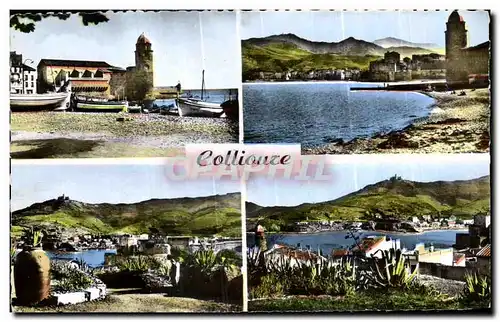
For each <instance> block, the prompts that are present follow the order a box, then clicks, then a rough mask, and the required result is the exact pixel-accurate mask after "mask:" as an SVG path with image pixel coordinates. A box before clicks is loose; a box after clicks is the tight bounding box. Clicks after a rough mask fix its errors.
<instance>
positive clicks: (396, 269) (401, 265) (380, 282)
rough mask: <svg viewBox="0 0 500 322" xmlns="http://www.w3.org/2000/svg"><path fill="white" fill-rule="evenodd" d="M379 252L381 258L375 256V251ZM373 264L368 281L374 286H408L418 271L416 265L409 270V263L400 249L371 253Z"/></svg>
mask: <svg viewBox="0 0 500 322" xmlns="http://www.w3.org/2000/svg"><path fill="white" fill-rule="evenodd" d="M379 252H380V253H381V254H382V257H381V258H376V257H375V255H376V254H377V253H379ZM372 258H373V265H372V267H371V273H372V274H370V275H369V276H370V278H369V279H370V282H371V283H372V284H373V286H374V287H382V288H392V287H395V288H398V287H406V288H407V287H409V286H410V285H411V284H412V283H413V282H414V280H415V277H416V274H417V273H418V265H417V267H416V268H415V269H414V270H413V272H410V267H409V263H408V262H407V261H406V258H405V257H404V255H403V253H402V252H401V250H399V249H398V250H395V249H394V248H391V249H390V250H385V251H382V250H379V251H377V252H375V253H374V254H373V255H372Z"/></svg>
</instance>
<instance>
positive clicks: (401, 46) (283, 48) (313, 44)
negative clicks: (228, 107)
mask: <svg viewBox="0 0 500 322" xmlns="http://www.w3.org/2000/svg"><path fill="white" fill-rule="evenodd" d="M387 51H397V52H398V53H400V55H401V59H403V58H404V57H411V56H412V55H413V54H429V53H433V52H436V51H438V49H437V45H434V44H417V43H411V42H408V41H405V40H401V39H397V38H384V39H378V40H376V41H374V42H369V41H365V40H361V39H356V38H353V37H349V38H346V39H344V40H342V41H339V42H322V41H311V40H307V39H304V38H301V37H298V36H297V35H295V34H280V35H272V36H268V37H262V38H249V39H245V40H242V61H243V76H244V78H245V76H248V74H249V73H252V72H253V73H255V72H260V71H263V72H283V71H286V70H290V69H291V70H295V71H302V72H307V71H309V70H314V69H316V70H319V69H332V68H334V69H344V68H359V69H368V66H369V63H370V62H371V61H374V60H377V59H380V58H381V57H383V55H384V54H385V53H386V52H387Z"/></svg>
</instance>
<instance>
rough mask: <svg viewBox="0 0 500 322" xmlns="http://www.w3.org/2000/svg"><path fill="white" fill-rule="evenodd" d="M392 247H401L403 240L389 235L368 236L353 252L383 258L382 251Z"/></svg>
mask: <svg viewBox="0 0 500 322" xmlns="http://www.w3.org/2000/svg"><path fill="white" fill-rule="evenodd" d="M390 249H396V250H397V249H401V240H400V239H392V238H391V237H389V236H367V237H365V238H363V240H362V241H361V242H360V243H359V245H356V246H354V247H353V249H352V253H353V254H360V255H363V256H365V257H370V258H371V257H372V256H374V257H378V258H381V257H382V254H381V251H385V250H390Z"/></svg>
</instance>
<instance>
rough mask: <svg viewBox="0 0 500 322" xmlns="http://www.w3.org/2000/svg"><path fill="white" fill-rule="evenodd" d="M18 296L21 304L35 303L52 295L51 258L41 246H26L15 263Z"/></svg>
mask: <svg viewBox="0 0 500 322" xmlns="http://www.w3.org/2000/svg"><path fill="white" fill-rule="evenodd" d="M14 284H15V289H16V298H17V301H18V303H19V304H20V305H33V304H36V303H38V302H41V301H42V300H44V299H46V298H48V297H49V295H50V260H49V257H48V256H47V254H45V252H44V251H43V250H42V248H41V247H37V248H25V249H24V250H23V251H22V252H20V253H19V254H18V255H17V257H16V262H15V265H14Z"/></svg>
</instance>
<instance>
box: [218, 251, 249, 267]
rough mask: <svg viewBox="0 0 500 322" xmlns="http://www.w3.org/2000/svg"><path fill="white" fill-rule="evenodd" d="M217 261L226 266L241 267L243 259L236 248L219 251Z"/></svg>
mask: <svg viewBox="0 0 500 322" xmlns="http://www.w3.org/2000/svg"><path fill="white" fill-rule="evenodd" d="M217 262H218V263H220V264H223V265H225V266H237V267H241V265H243V261H242V259H241V256H240V255H238V253H236V252H235V251H234V250H230V249H223V250H221V251H219V252H218V253H217Z"/></svg>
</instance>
